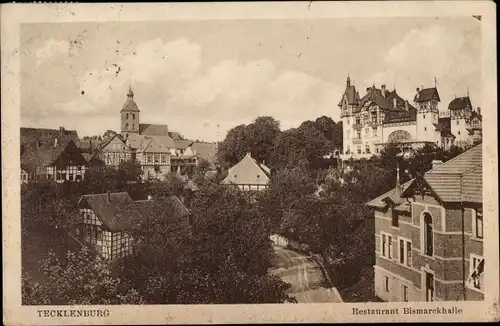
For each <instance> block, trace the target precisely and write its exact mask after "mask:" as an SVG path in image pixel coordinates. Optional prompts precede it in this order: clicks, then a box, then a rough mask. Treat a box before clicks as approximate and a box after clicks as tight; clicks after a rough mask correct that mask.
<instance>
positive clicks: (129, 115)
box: [120, 85, 140, 136]
mask: <svg viewBox="0 0 500 326" xmlns="http://www.w3.org/2000/svg"><path fill="white" fill-rule="evenodd" d="M139 113H140V111H139V108H138V107H137V104H136V103H135V101H134V92H133V91H132V86H131V85H129V87H128V91H127V100H126V101H125V103H123V106H122V110H121V111H120V115H121V132H122V134H123V135H124V136H127V135H128V134H129V133H138V132H139V121H140V120H139Z"/></svg>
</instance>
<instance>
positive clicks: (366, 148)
mask: <svg viewBox="0 0 500 326" xmlns="http://www.w3.org/2000/svg"><path fill="white" fill-rule="evenodd" d="M365 153H366V154H370V145H368V144H366V146H365Z"/></svg>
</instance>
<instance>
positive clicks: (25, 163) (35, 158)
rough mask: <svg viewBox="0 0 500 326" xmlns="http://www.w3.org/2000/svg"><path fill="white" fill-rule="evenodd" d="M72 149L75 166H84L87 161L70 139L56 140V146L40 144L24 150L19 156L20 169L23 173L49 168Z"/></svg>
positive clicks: (54, 144)
mask: <svg viewBox="0 0 500 326" xmlns="http://www.w3.org/2000/svg"><path fill="white" fill-rule="evenodd" d="M69 148H72V149H73V150H74V151H75V152H76V156H75V157H74V159H75V162H74V163H75V164H77V165H85V164H86V163H87V161H86V160H85V158H84V157H83V156H82V153H81V151H80V149H79V148H78V147H76V145H75V143H74V142H73V140H72V139H70V138H62V139H60V140H59V139H58V141H57V144H56V143H55V142H54V143H53V144H46V143H45V144H41V145H40V146H37V145H34V146H31V147H29V148H28V149H26V150H25V151H24V152H23V154H22V155H21V167H22V168H23V169H24V170H25V171H31V170H34V169H36V168H37V167H46V166H51V165H52V164H54V163H55V161H56V160H57V159H58V158H59V157H61V155H62V154H63V153H64V152H66V151H67V149H69Z"/></svg>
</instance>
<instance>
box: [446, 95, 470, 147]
mask: <svg viewBox="0 0 500 326" xmlns="http://www.w3.org/2000/svg"><path fill="white" fill-rule="evenodd" d="M448 110H449V111H450V117H451V121H450V122H451V133H452V134H453V135H454V136H455V141H456V142H470V141H471V140H472V137H470V135H469V129H470V121H471V117H472V112H473V110H472V103H471V100H470V97H469V95H468V94H467V96H464V97H455V99H453V100H452V101H451V102H450V104H449V105H448Z"/></svg>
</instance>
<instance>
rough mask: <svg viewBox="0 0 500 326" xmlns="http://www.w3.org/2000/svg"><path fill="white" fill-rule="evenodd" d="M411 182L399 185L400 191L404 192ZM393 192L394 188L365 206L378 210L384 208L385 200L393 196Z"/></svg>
mask: <svg viewBox="0 0 500 326" xmlns="http://www.w3.org/2000/svg"><path fill="white" fill-rule="evenodd" d="M413 181H414V179H412V180H410V181H408V182H405V183H403V184H402V185H400V188H401V190H402V191H403V192H404V191H405V190H406V189H408V187H409V186H410V185H411V184H412V183H413ZM395 191H396V189H395V188H394V189H391V190H389V191H388V192H386V193H384V194H382V195H380V196H378V197H377V198H375V199H372V200H370V201H369V202H368V203H367V204H366V205H368V206H371V207H379V208H383V207H386V202H385V199H386V198H388V197H391V196H393V195H394V194H395ZM400 205H401V204H400Z"/></svg>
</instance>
